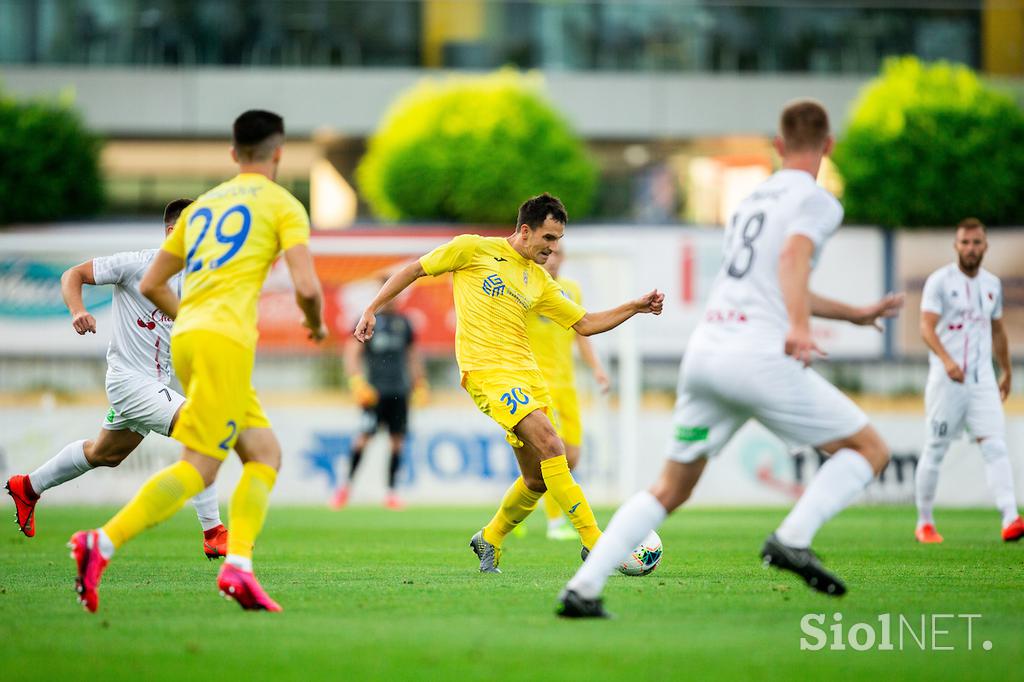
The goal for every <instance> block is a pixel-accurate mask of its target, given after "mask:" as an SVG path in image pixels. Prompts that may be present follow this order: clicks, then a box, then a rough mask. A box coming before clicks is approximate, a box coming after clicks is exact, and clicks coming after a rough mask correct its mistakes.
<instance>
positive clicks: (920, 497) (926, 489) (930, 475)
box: [914, 440, 949, 528]
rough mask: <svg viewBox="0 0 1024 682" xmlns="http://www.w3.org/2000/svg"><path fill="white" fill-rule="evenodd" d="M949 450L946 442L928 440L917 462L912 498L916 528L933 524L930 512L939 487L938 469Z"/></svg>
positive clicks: (933, 506)
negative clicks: (915, 515)
mask: <svg viewBox="0 0 1024 682" xmlns="http://www.w3.org/2000/svg"><path fill="white" fill-rule="evenodd" d="M948 450H949V441H948V440H929V441H928V442H926V443H925V445H924V450H922V451H921V458H920V459H918V460H917V472H916V473H915V474H914V498H915V500H916V502H917V527H918V528H920V527H921V526H923V525H925V524H928V523H930V524H933V525H934V523H935V518H934V517H933V516H932V510H933V509H934V508H935V491H936V490H937V489H938V487H939V469H940V468H941V467H942V459H943V458H944V457H945V456H946V451H948Z"/></svg>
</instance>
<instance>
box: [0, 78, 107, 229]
mask: <svg viewBox="0 0 1024 682" xmlns="http://www.w3.org/2000/svg"><path fill="white" fill-rule="evenodd" d="M99 154H100V141H99V140H98V139H97V138H96V137H95V136H94V135H93V134H92V133H90V132H89V131H88V130H87V129H86V128H85V125H84V124H83V123H82V120H81V118H80V117H79V116H78V114H77V113H76V112H75V111H73V110H72V109H71V108H70V107H67V106H63V105H60V104H56V103H50V102H43V101H31V102H16V101H14V100H12V99H9V98H6V97H0V225H6V224H10V223H16V222H42V221H49V220H64V219H68V218H83V217H87V216H91V215H94V214H96V213H97V212H98V211H99V210H100V208H102V206H103V181H102V178H101V177H100V170H99Z"/></svg>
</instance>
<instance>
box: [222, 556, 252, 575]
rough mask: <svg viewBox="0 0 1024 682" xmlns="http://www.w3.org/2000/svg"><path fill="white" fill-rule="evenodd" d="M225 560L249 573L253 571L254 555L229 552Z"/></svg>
mask: <svg viewBox="0 0 1024 682" xmlns="http://www.w3.org/2000/svg"><path fill="white" fill-rule="evenodd" d="M224 561H225V563H229V564H231V565H232V566H234V567H235V568H240V569H242V570H243V571H245V572H247V573H252V557H248V556H238V555H237V554H228V555H227V557H226V558H225V559H224Z"/></svg>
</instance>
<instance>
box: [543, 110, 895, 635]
mask: <svg viewBox="0 0 1024 682" xmlns="http://www.w3.org/2000/svg"><path fill="white" fill-rule="evenodd" d="M832 144H833V139H832V137H831V135H830V134H829V126H828V115H827V113H826V112H825V109H824V108H823V107H822V106H821V105H820V104H818V103H817V102H814V101H809V100H801V101H797V102H793V103H791V104H789V105H788V106H787V107H786V108H785V109H784V111H783V112H782V117H781V122H780V135H779V136H778V137H776V138H775V148H776V150H777V151H778V153H779V155H780V156H781V157H782V170H780V171H778V172H777V173H775V174H774V175H772V176H771V177H770V178H768V179H767V180H765V181H764V182H763V183H761V184H760V185H759V186H758V187H757V188H756V189H755V190H754V192H753V193H751V194H750V195H749V196H748V197H747V198H746V199H744V200H743V201H742V202H741V203H740V204H739V206H738V207H737V209H736V211H735V212H734V213H733V215H732V218H731V220H730V222H729V224H728V226H727V228H726V234H725V254H724V262H723V265H722V269H721V271H720V272H719V274H718V277H717V279H716V280H715V284H714V287H713V289H712V291H711V295H710V298H709V300H708V304H707V311H706V312H705V315H704V320H703V321H702V322H701V323H700V324H699V325H698V327H697V329H696V330H695V331H694V333H693V336H692V337H691V338H690V342H689V347H688V348H687V350H686V355H685V358H684V359H683V363H682V367H681V370H680V379H679V389H678V398H677V400H676V407H675V413H674V416H673V433H672V439H671V442H670V445H669V447H668V461H667V462H666V463H665V467H664V469H663V470H662V473H661V476H660V477H659V479H658V480H657V482H655V484H654V485H653V486H652V487H651V489H650V490H645V491H642V492H639V493H637V494H636V495H634V496H633V497H632V498H630V499H629V500H628V501H627V502H626V503H625V504H624V505H623V506H622V507H621V508H620V509H619V510H618V511H617V512H616V514H615V516H614V517H613V518H612V520H611V522H610V524H609V525H608V528H607V530H606V531H605V533H604V535H602V536H601V538H600V539H599V540H598V542H597V544H596V545H595V546H594V548H593V550H592V551H591V552H590V555H589V556H588V557H587V559H586V561H585V562H584V564H583V566H582V567H581V568H580V569H579V571H577V573H576V575H575V576H574V577H573V578H572V580H570V581H569V584H568V585H567V586H566V589H565V590H563V592H562V594H561V595H560V597H559V599H560V601H561V606H560V608H559V611H558V613H559V615H561V616H566V617H577V618H586V617H591V618H593V617H607V614H606V613H605V611H604V607H603V605H602V599H601V593H602V591H603V590H604V585H605V582H606V581H607V580H608V576H609V574H611V573H612V572H613V571H614V570H615V568H616V566H618V565H619V564H620V563H621V562H622V561H623V560H625V558H626V557H627V556H628V555H629V553H630V552H631V551H632V550H633V548H634V547H636V545H637V544H638V543H639V542H640V541H642V540H643V539H644V537H646V536H647V534H648V533H649V532H650V531H651V530H652V529H654V528H656V527H658V526H659V525H660V524H661V522H662V521H664V520H665V517H666V515H667V514H668V513H670V512H671V511H673V510H674V509H676V508H677V507H679V505H681V504H682V503H683V502H685V501H686V500H687V499H688V498H689V497H690V493H691V491H692V490H693V488H694V486H695V485H696V483H697V481H698V479H699V478H700V475H701V473H702V472H703V470H704V466H705V465H706V464H707V461H708V459H709V458H711V457H713V456H715V455H716V454H717V453H718V452H719V451H720V450H721V449H722V448H723V447H724V446H725V445H726V443H728V441H729V440H730V439H731V438H732V436H733V434H735V433H736V431H737V430H739V428H740V427H741V426H743V424H744V423H746V421H747V420H748V419H756V420H758V421H759V422H761V423H762V424H763V425H764V426H766V427H767V428H768V429H770V430H771V431H773V432H774V433H775V434H776V435H778V436H780V437H781V438H783V439H784V440H786V441H789V442H790V443H794V444H813V445H814V446H816V447H817V448H819V449H820V450H822V451H824V452H827V453H829V454H831V457H830V458H829V459H828V460H827V461H826V462H825V464H824V465H823V466H822V467H821V469H820V470H819V471H818V473H817V475H816V476H815V477H814V479H813V480H812V481H811V483H810V484H809V485H808V486H807V489H806V491H805V492H804V494H803V496H802V497H801V498H800V500H799V501H798V502H797V504H796V506H795V507H794V508H793V509H792V511H791V512H790V513H789V515H788V516H787V517H786V518H785V520H784V521H783V522H782V525H780V526H779V527H778V529H777V530H776V531H775V532H774V533H772V534H771V535H770V536H769V537H768V539H767V540H766V542H765V544H764V547H763V548H762V550H761V556H762V558H763V559H764V561H765V563H766V564H771V565H774V566H776V567H778V568H781V569H785V570H789V571H792V572H794V573H796V574H797V575H799V576H800V577H802V578H803V579H804V580H805V581H806V582H807V584H808V585H810V586H811V587H813V588H814V589H816V590H818V591H821V592H824V593H825V594H830V595H835V596H838V595H841V594H843V593H844V592H845V591H846V588H845V586H844V585H843V583H842V581H841V580H839V579H838V578H837V577H836V576H834V575H832V574H831V573H829V572H828V571H826V570H825V568H824V567H823V566H822V565H821V563H820V562H819V561H818V559H817V557H816V556H815V555H814V553H813V552H812V551H811V550H810V545H811V540H812V539H813V538H814V535H815V533H816V532H817V531H818V529H819V528H820V527H821V526H822V525H823V524H824V523H825V522H826V521H828V520H829V519H830V518H832V517H833V516H834V515H835V514H836V513H838V512H839V511H840V510H842V509H843V508H845V507H846V506H847V505H849V504H850V503H851V502H852V501H853V500H854V499H855V498H856V497H857V496H858V495H859V494H860V493H861V491H863V490H864V488H865V487H866V486H867V485H868V483H870V482H871V480H872V479H873V478H874V477H875V475H876V474H878V473H879V472H880V471H882V469H883V468H884V467H885V466H886V464H887V463H888V461H889V449H888V447H887V446H886V444H885V443H884V442H883V441H882V439H881V437H880V436H879V435H878V433H877V432H876V431H875V429H874V428H872V426H871V425H870V424H868V418H867V416H866V415H865V414H864V413H863V412H862V411H861V410H860V408H858V407H857V406H856V405H854V403H853V402H852V401H851V400H850V399H849V398H847V397H846V396H845V395H843V394H842V393H840V392H839V390H838V389H836V388H835V387H834V386H832V385H831V384H829V383H828V382H827V381H826V380H825V379H824V378H822V377H821V375H820V374H818V373H816V372H815V371H814V370H812V369H810V367H809V365H810V364H811V361H812V360H813V359H814V357H815V356H816V355H823V354H824V353H822V352H821V350H819V348H818V346H817V345H816V343H815V341H814V339H813V337H812V336H811V329H810V318H811V316H812V315H813V316H817V317H825V318H830V319H839V320H847V321H849V322H852V323H854V324H859V325H873V326H875V327H879V328H880V322H879V318H881V317H888V316H891V315H894V314H896V312H897V311H898V309H899V307H900V306H901V305H902V300H903V299H902V296H898V295H889V296H886V297H885V298H884V299H882V300H881V301H879V302H878V303H876V304H874V305H870V306H867V307H863V308H860V307H853V306H849V305H846V304H843V303H840V302H838V301H832V300H829V299H826V298H823V297H821V296H818V295H816V294H813V293H811V292H810V290H809V288H808V280H809V278H810V274H811V270H812V269H813V267H814V264H815V262H816V260H817V257H818V255H819V253H820V251H821V248H822V247H823V246H824V244H825V241H826V240H827V239H828V238H829V237H830V236H831V235H832V233H833V232H835V230H836V228H838V227H839V224H840V222H842V218H843V209H842V207H841V206H840V205H839V202H838V201H836V199H835V198H834V197H833V196H832V195H831V194H829V193H828V192H827V191H825V190H824V189H823V188H821V187H819V186H818V185H817V184H816V182H815V179H816V177H817V175H818V170H819V168H820V165H821V161H822V158H823V157H824V156H825V155H827V154H828V153H829V152H830V151H831V149H832Z"/></svg>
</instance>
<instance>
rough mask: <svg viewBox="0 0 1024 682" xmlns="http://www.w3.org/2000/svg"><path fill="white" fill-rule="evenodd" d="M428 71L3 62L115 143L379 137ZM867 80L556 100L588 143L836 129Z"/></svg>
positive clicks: (554, 84) (637, 87)
mask: <svg viewBox="0 0 1024 682" xmlns="http://www.w3.org/2000/svg"><path fill="white" fill-rule="evenodd" d="M428 74H436V75H443V74H444V72H441V71H437V72H432V71H425V70H419V69H399V70H390V69H388V70H374V69H224V68H207V69H193V70H178V69H133V68H104V69H84V68H61V69H58V68H32V67H5V68H4V69H3V70H2V71H0V85H2V87H3V89H4V90H5V91H7V92H9V93H11V94H14V95H16V96H38V95H58V94H61V93H71V94H73V96H74V99H75V102H76V104H77V106H78V107H79V108H80V109H81V110H82V112H83V113H84V115H85V118H86V120H87V121H88V123H89V124H90V125H91V126H93V127H94V128H96V129H97V130H99V131H101V132H103V133H105V134H108V135H113V136H171V137H192V136H217V137H223V136H224V135H225V133H226V131H227V125H228V124H229V122H230V121H231V119H232V118H233V117H234V116H235V115H237V113H238V112H239V111H241V110H243V109H245V108H249V107H257V106H258V107H263V108H269V109H273V110H276V111H279V112H281V113H282V114H283V115H284V116H285V118H286V119H287V121H288V128H289V132H290V133H291V134H293V135H301V136H305V135H310V134H311V133H313V131H315V130H316V129H317V128H320V127H321V126H325V127H330V128H333V129H335V130H336V131H338V132H340V133H342V134H347V135H354V136H364V135H366V134H368V133H370V132H371V131H372V130H373V129H374V128H375V127H376V125H377V124H378V122H379V121H380V118H381V115H382V114H383V113H384V112H385V110H386V108H387V106H388V104H389V103H390V102H391V101H393V100H394V98H395V97H396V96H397V95H398V94H399V93H401V92H402V91H403V90H405V89H406V88H408V87H409V86H411V85H412V84H413V83H415V82H416V81H417V80H419V79H420V78H422V77H424V76H425V75H428ZM865 81H866V78H863V77H849V76H843V77H837V76H827V77H826V76H803V75H800V76H797V75H794V76H763V75H759V76H739V75H730V76H713V75H686V76H675V75H666V74H644V73H614V74H609V73H598V74H585V73H579V72H575V73H549V74H547V85H548V93H549V95H550V97H551V98H552V100H553V101H554V102H555V104H556V105H557V106H558V107H559V109H561V110H562V111H563V112H564V113H565V114H566V116H568V117H569V119H570V120H571V121H572V122H573V123H574V124H575V125H576V126H577V128H578V129H579V131H580V132H581V133H582V134H583V135H584V136H586V137H588V138H593V139H600V138H605V139H608V138H615V139H622V138H626V139H630V138H636V139H643V138H650V137H655V138H658V137H669V138H671V137H691V136H698V135H725V134H730V135H731V134H742V133H758V134H767V133H771V132H773V130H774V126H775V121H776V117H777V116H778V111H779V109H780V107H781V106H782V104H783V103H785V102H786V101H788V100H790V99H793V98H795V97H805V96H812V97H816V98H818V99H820V100H821V101H822V102H824V103H825V105H826V106H827V107H828V108H829V110H830V111H831V112H832V115H833V117H834V119H835V125H836V126H837V127H839V128H841V127H842V125H843V124H844V122H845V119H846V112H847V110H848V109H849V106H850V103H851V101H852V100H853V98H854V97H855V96H856V94H857V91H858V89H859V88H860V87H861V85H863V83H864V82H865Z"/></svg>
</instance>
